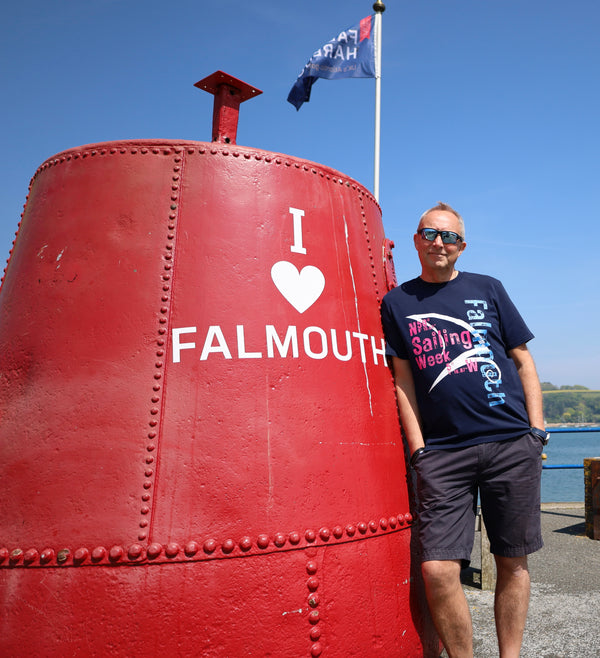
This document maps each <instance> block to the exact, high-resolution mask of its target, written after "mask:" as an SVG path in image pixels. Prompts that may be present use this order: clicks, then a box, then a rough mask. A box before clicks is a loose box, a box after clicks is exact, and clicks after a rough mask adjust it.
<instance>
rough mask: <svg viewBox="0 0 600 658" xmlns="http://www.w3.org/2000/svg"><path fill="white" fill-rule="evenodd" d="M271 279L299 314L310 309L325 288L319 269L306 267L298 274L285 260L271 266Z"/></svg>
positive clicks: (310, 266)
mask: <svg viewBox="0 0 600 658" xmlns="http://www.w3.org/2000/svg"><path fill="white" fill-rule="evenodd" d="M271 278H272V279H273V283H274V284H275V285H276V286H277V289H278V290H279V292H280V293H281V294H282V295H283V296H284V297H285V298H286V299H287V300H288V302H289V303H290V304H291V305H292V306H293V307H294V308H295V309H296V310H297V311H298V312H299V313H304V311H306V309H307V308H310V307H311V306H312V305H313V304H314V303H315V302H316V301H317V299H319V297H320V296H321V293H322V292H323V288H324V287H325V277H324V276H323V272H321V270H320V269H319V268H317V267H313V266H312V265H307V266H306V267H303V268H302V271H301V272H298V270H297V269H296V267H295V266H294V265H293V264H292V263H289V262H288V261H286V260H280V261H279V262H278V263H275V265H273V267H272V268H271Z"/></svg>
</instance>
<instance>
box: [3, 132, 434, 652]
mask: <svg viewBox="0 0 600 658" xmlns="http://www.w3.org/2000/svg"><path fill="white" fill-rule="evenodd" d="M389 249H390V245H389V242H386V240H385V236H384V233H383V228H382V223H381V214H380V209H379V206H378V205H377V203H376V202H375V201H374V199H373V198H372V196H371V195H370V193H369V192H368V191H367V190H366V189H364V188H363V187H361V186H360V185H359V184H358V183H356V182H355V181H353V180H352V179H349V178H348V177H346V176H344V175H342V174H340V173H339V172H336V171H334V170H332V169H329V168H327V167H323V166H321V165H317V164H314V163H311V162H307V161H304V160H300V159H297V158H293V157H290V156H285V155H280V154H276V153H271V152H265V151H261V150H258V149H252V148H247V147H241V146H237V145H233V146H228V145H226V144H210V143H202V142H175V141H136V142H131V141H127V142H110V143H103V144H97V145H90V146H85V147H81V148H77V149H72V150H69V151H65V152H63V153H61V154H59V155H57V156H55V157H53V158H51V159H50V160H48V161H47V162H45V163H44V164H43V165H42V166H41V167H40V168H39V170H38V171H37V172H36V174H35V176H34V178H33V180H32V184H31V187H30V193H29V197H28V201H27V204H26V209H25V212H24V215H23V219H22V223H21V226H20V229H19V232H18V236H17V239H16V242H15V245H14V247H13V250H12V253H11V257H10V259H9V264H8V267H7V270H6V273H5V277H4V280H3V285H2V289H1V291H0V413H1V423H0V483H1V484H0V488H1V490H2V504H1V505H0V600H1V602H2V611H3V612H2V615H0V653H1V654H2V655H6V656H8V655H39V656H42V655H43V656H66V655H82V656H83V655H98V656H103V655H115V656H134V655H142V654H144V655H158V654H159V653H160V654H162V655H181V656H192V655H195V656H223V657H233V656H235V657H237V656H276V657H287V656H290V657H292V656H293V657H297V656H319V655H323V656H336V657H346V656H382V657H386V658H388V657H391V656H421V655H424V654H425V655H434V653H435V649H436V648H437V643H436V639H435V637H434V635H433V633H432V632H431V629H430V627H429V626H428V625H427V623H426V620H424V617H423V615H422V610H421V607H420V595H419V592H418V588H417V587H415V583H414V582H413V581H412V578H413V576H415V573H414V572H415V566H414V565H413V564H412V563H411V554H410V537H411V526H412V517H411V513H410V508H409V499H408V496H407V487H406V469H405V462H404V456H403V450H402V443H401V437H400V430H399V427H398V420H397V414H396V407H395V402H394V392H393V386H392V380H391V376H390V373H389V370H388V368H387V366H386V362H385V358H384V346H383V335H382V330H381V327H380V322H379V302H380V300H381V298H382V296H383V294H384V293H385V292H386V290H387V289H388V287H389V286H390V285H392V283H391V281H390V279H391V277H392V276H393V268H392V267H390V264H391V263H390V256H389Z"/></svg>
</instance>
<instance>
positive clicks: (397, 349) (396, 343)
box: [381, 298, 409, 359]
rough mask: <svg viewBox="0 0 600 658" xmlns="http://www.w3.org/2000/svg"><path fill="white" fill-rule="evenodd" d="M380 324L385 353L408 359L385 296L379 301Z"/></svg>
mask: <svg viewBox="0 0 600 658" xmlns="http://www.w3.org/2000/svg"><path fill="white" fill-rule="evenodd" d="M381 325H382V327H383V335H384V336H385V353H386V355H387V356H395V357H398V358H399V359H408V358H409V355H408V352H407V350H406V347H405V345H404V341H403V340H402V337H401V336H400V332H399V331H398V326H397V324H396V321H395V320H394V317H393V314H392V312H391V310H390V307H389V305H388V303H387V301H386V299H385V298H384V299H383V301H382V303H381Z"/></svg>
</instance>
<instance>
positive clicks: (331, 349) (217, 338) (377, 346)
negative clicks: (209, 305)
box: [171, 324, 387, 366]
mask: <svg viewBox="0 0 600 658" xmlns="http://www.w3.org/2000/svg"><path fill="white" fill-rule="evenodd" d="M339 334H341V335H338V331H337V330H336V329H329V330H325V329H323V328H322V327H314V326H311V327H306V328H305V329H304V330H302V331H301V333H299V330H298V327H296V326H293V325H291V326H288V327H286V328H285V330H283V331H281V332H280V331H278V330H277V329H276V328H275V326H274V325H272V324H268V325H266V326H265V333H264V342H263V343H262V344H261V345H252V346H251V347H250V346H248V345H247V341H246V331H245V328H244V325H242V324H239V325H237V326H236V328H235V336H234V335H228V337H226V335H225V333H224V332H223V329H222V328H221V327H220V326H218V325H211V326H209V327H208V328H207V329H206V330H205V332H204V335H203V340H202V341H200V342H198V341H197V340H193V341H192V340H184V337H185V336H194V337H195V338H196V337H197V335H198V328H197V327H181V328H177V329H173V332H172V341H171V344H172V346H173V363H180V362H181V358H182V352H183V351H184V350H185V351H187V350H196V346H197V345H202V347H201V349H200V356H199V359H200V361H206V360H208V359H209V358H212V359H214V358H222V359H233V358H234V354H235V355H236V356H237V358H238V359H262V358H268V359H274V358H276V357H280V358H282V359H285V358H292V359H297V358H298V357H299V356H300V346H302V349H303V352H304V354H306V356H308V357H309V358H311V359H317V360H321V359H325V358H326V357H328V356H332V357H333V358H335V359H337V360H338V361H350V360H351V359H352V358H353V356H356V357H357V358H360V360H361V361H362V363H373V364H374V365H380V364H381V365H384V366H386V365H387V364H386V360H385V342H384V340H383V338H377V337H375V336H369V335H367V334H363V333H360V332H357V331H352V332H351V331H348V330H346V331H343V332H339ZM378 357H381V359H379V358H378Z"/></svg>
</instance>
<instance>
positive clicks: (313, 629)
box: [306, 533, 335, 656]
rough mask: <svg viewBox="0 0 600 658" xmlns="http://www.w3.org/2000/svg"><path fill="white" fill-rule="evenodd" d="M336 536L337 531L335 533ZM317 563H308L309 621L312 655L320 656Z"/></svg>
mask: <svg viewBox="0 0 600 658" xmlns="http://www.w3.org/2000/svg"><path fill="white" fill-rule="evenodd" d="M334 536H335V533H334ZM318 569H319V568H318V566H317V563H316V562H315V561H314V560H309V561H308V562H307V563H306V573H308V580H307V581H306V588H307V589H308V601H307V602H308V609H309V613H308V623H309V624H310V631H309V638H310V642H311V646H310V655H311V656H320V655H321V653H322V651H323V645H322V644H321V642H320V641H319V640H321V627H320V625H319V622H320V621H321V616H320V613H319V611H318V610H317V608H318V607H319V603H320V601H319V594H318V592H317V590H318V589H319V578H318V577H317V571H318Z"/></svg>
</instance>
